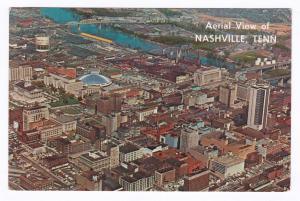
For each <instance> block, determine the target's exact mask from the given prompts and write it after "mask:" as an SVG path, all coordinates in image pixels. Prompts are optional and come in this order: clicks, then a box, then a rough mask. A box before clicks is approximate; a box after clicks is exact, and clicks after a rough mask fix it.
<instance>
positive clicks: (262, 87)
mask: <svg viewBox="0 0 300 201" xmlns="http://www.w3.org/2000/svg"><path fill="white" fill-rule="evenodd" d="M269 97H270V87H269V85H266V84H254V85H252V86H251V88H250V93H249V108H248V121H247V125H248V127H250V128H253V129H255V130H261V129H263V128H265V127H266V125H267V114H268V106H269Z"/></svg>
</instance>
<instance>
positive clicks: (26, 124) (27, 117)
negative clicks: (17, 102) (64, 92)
mask: <svg viewBox="0 0 300 201" xmlns="http://www.w3.org/2000/svg"><path fill="white" fill-rule="evenodd" d="M44 119H49V110H48V108H47V107H46V106H39V105H37V106H33V107H28V108H25V109H24V110H23V130H24V131H27V130H30V123H32V122H37V121H41V120H44Z"/></svg>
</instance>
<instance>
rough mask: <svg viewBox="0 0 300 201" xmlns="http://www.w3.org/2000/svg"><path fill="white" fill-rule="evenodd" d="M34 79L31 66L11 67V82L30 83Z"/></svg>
mask: <svg viewBox="0 0 300 201" xmlns="http://www.w3.org/2000/svg"><path fill="white" fill-rule="evenodd" d="M31 79H32V67H31V66H29V65H23V66H17V67H10V68H9V81H29V80H31Z"/></svg>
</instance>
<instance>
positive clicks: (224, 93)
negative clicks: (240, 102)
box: [220, 84, 236, 107]
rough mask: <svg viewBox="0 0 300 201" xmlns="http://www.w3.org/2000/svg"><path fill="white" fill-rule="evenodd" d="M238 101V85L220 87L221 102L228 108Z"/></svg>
mask: <svg viewBox="0 0 300 201" xmlns="http://www.w3.org/2000/svg"><path fill="white" fill-rule="evenodd" d="M235 100H236V85H235V84H232V85H229V84H227V85H224V86H221V87H220V102H221V103H224V104H225V105H226V106H227V107H232V106H233V105H234V101H235Z"/></svg>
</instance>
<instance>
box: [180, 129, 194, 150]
mask: <svg viewBox="0 0 300 201" xmlns="http://www.w3.org/2000/svg"><path fill="white" fill-rule="evenodd" d="M198 144H199V135H198V131H197V130H195V129H192V128H184V129H182V130H181V134H180V151H183V152H186V151H188V149H189V148H191V147H195V146H198Z"/></svg>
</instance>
